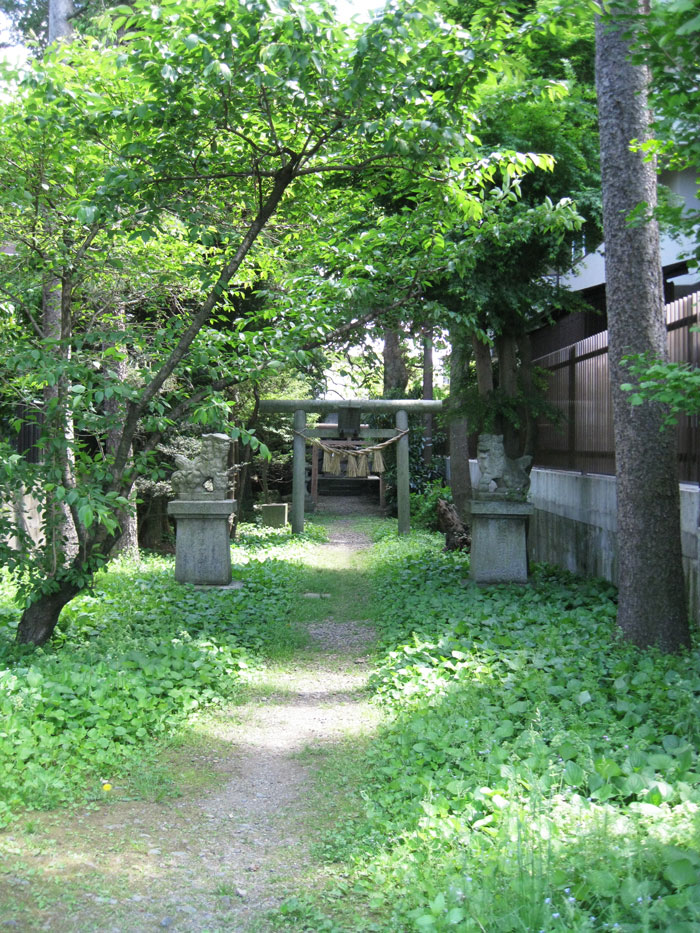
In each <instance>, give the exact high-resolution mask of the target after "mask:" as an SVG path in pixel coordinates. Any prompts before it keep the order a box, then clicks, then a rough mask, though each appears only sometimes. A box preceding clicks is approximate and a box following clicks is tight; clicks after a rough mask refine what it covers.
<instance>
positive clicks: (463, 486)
mask: <svg viewBox="0 0 700 933" xmlns="http://www.w3.org/2000/svg"><path fill="white" fill-rule="evenodd" d="M450 342H451V346H452V351H451V354H450V398H449V415H448V417H449V438H450V488H451V489H452V501H453V502H454V506H455V509H456V510H457V515H458V516H459V518H460V520H461V521H462V522H464V523H465V524H469V522H470V521H471V500H472V481H471V474H470V472H469V425H468V422H467V417H466V415H465V414H464V413H463V411H462V410H461V409H462V407H463V405H464V402H465V398H464V389H465V386H466V381H467V380H466V375H467V367H468V365H469V357H470V353H469V351H468V347H467V345H466V341H465V339H464V337H463V336H462V335H461V334H460V333H459V332H458V330H457V329H456V328H455V329H454V330H453V331H452V333H451V334H450Z"/></svg>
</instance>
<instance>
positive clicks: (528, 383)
mask: <svg viewBox="0 0 700 933" xmlns="http://www.w3.org/2000/svg"><path fill="white" fill-rule="evenodd" d="M518 355H519V356H520V385H521V387H522V390H523V394H524V396H525V404H524V405H523V413H522V417H523V421H524V423H525V432H524V437H523V441H522V445H521V452H522V453H523V454H525V455H526V456H528V457H533V458H534V456H535V447H536V445H537V423H536V421H535V418H534V417H533V415H532V409H531V404H530V401H529V400H530V399H531V398H532V397H533V396H534V394H535V387H534V384H533V380H532V340H531V339H530V335H529V334H521V335H520V337H518ZM540 394H541V392H540Z"/></svg>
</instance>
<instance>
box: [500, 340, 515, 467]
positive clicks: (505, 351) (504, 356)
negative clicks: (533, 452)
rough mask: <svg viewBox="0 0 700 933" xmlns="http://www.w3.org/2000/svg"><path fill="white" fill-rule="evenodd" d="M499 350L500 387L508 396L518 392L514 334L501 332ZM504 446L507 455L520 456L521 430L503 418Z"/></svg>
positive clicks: (513, 395) (512, 396) (510, 396)
mask: <svg viewBox="0 0 700 933" xmlns="http://www.w3.org/2000/svg"><path fill="white" fill-rule="evenodd" d="M496 347H497V350H498V387H499V389H500V390H501V392H502V394H503V395H504V396H505V397H507V398H515V397H516V395H517V394H518V356H517V353H516V343H515V337H514V336H513V334H509V333H505V334H501V335H500V336H499V337H498V338H497V340H496ZM502 430H503V448H504V450H505V452H506V456H508V457H512V458H513V459H516V458H517V457H519V456H520V453H521V451H520V431H519V429H518V427H517V426H516V425H515V424H513V422H512V421H511V420H510V419H509V418H507V417H504V418H503V423H502Z"/></svg>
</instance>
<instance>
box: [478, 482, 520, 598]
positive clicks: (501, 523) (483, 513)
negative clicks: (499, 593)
mask: <svg viewBox="0 0 700 933" xmlns="http://www.w3.org/2000/svg"><path fill="white" fill-rule="evenodd" d="M532 511H533V509H532V506H531V505H529V504H528V503H527V502H508V501H503V500H498V499H492V500H488V501H483V502H479V501H474V502H472V549H471V564H470V576H471V578H472V580H474V582H475V583H527V543H526V536H525V525H526V521H527V518H528V516H530V515H531V514H532Z"/></svg>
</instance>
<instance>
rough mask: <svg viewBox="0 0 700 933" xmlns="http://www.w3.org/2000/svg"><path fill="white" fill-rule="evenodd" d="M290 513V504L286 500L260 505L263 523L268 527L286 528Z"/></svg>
mask: <svg viewBox="0 0 700 933" xmlns="http://www.w3.org/2000/svg"><path fill="white" fill-rule="evenodd" d="M288 513H289V505H288V504H287V503H286V502H268V503H266V504H265V505H261V506H260V514H261V515H262V523H263V525H266V526H267V527H268V528H284V526H285V525H286V524H287V520H288Z"/></svg>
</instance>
